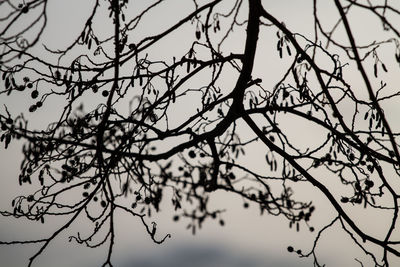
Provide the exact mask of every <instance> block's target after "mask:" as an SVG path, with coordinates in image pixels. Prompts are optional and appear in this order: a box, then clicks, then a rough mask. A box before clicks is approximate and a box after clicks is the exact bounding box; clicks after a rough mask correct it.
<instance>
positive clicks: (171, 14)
mask: <svg viewBox="0 0 400 267" xmlns="http://www.w3.org/2000/svg"><path fill="white" fill-rule="evenodd" d="M88 2H90V1H88ZM320 2H321V3H322V2H323V3H324V4H320V10H321V14H323V16H324V18H326V19H327V21H329V18H334V17H337V13H336V10H334V9H333V8H332V6H331V5H328V4H327V1H320ZM142 3H143V1H137V4H138V6H140V5H141V4H142ZM187 3H188V4H187V6H186V5H183V4H182V1H178V0H171V1H166V3H165V4H164V6H165V7H164V8H163V9H159V10H158V11H157V13H155V14H154V15H153V17H152V19H151V20H149V21H143V22H142V24H143V27H142V28H140V27H139V30H138V36H134V37H132V38H133V39H132V40H136V39H140V35H141V34H147V33H148V32H149V31H150V32H151V31H154V32H156V31H157V30H158V29H159V27H163V26H166V25H168V23H173V22H175V21H177V19H178V18H179V16H177V12H178V11H179V12H182V13H184V14H186V13H187V12H189V11H190V10H192V9H191V8H192V4H191V1H187ZM263 3H264V4H265V7H266V8H268V9H269V10H270V11H271V12H272V13H273V14H275V15H276V16H277V17H279V16H282V18H283V20H284V21H285V23H286V25H287V26H288V28H289V29H293V30H297V31H300V32H305V33H310V32H311V31H310V23H311V22H312V21H311V9H310V8H311V3H312V1H310V0H307V1H305V0H304V1H303V0H301V1H300V0H281V1H263ZM78 7H79V8H78ZM48 9H49V27H48V29H47V30H46V31H45V33H44V35H43V40H45V41H46V44H47V45H49V46H50V47H53V48H56V47H57V45H58V44H59V43H60V42H61V43H62V42H63V41H62V40H63V38H68V36H75V35H76V34H79V31H80V30H79V28H77V27H75V26H77V25H79V23H80V22H82V20H83V19H84V18H85V16H87V12H88V9H85V8H84V7H83V6H82V1H80V0H68V1H62V0H49V7H48ZM0 14H1V11H0ZM161 17H162V21H160V20H159V19H158V18H161ZM154 18H157V19H154ZM351 18H352V22H354V23H355V25H357V26H356V27H359V28H360V29H361V30H360V36H359V38H360V42H364V41H365V42H367V41H368V40H369V39H370V38H371V37H372V38H375V35H371V34H369V32H371V31H373V30H375V31H378V28H379V27H378V28H373V27H375V26H374V25H375V24H374V23H373V21H372V20H368V21H364V20H362V17H361V14H354V15H353V16H352V17H351ZM370 24H371V25H370ZM398 25H400V21H399V24H398ZM366 26H367V27H368V28H369V31H366V30H363V29H365V27H366ZM104 27H105V29H108V28H107V27H108V26H107V25H104ZM186 30H187V29H184V30H183V31H182V32H185V31H186ZM182 32H181V33H180V34H182ZM274 35H275V30H270V29H269V28H264V29H263V31H262V33H261V37H260V47H259V49H258V58H261V59H262V58H265V60H257V61H256V69H255V71H254V73H255V74H257V75H258V74H260V75H265V73H267V74H268V75H267V80H264V81H265V84H266V87H268V86H271V87H272V86H273V85H274V84H275V83H276V82H277V81H278V80H279V78H280V77H281V75H282V72H283V71H284V70H285V67H287V64H288V61H285V60H280V59H279V57H278V55H277V54H269V53H270V51H271V49H272V51H274V48H273V47H274V46H276V42H275V39H274V41H272V42H271V41H270V40H271V38H272V37H271V36H274ZM178 36H179V35H178ZM239 36H240V35H239ZM242 42H243V39H237V40H236V39H234V40H232V41H231V43H228V44H227V48H230V47H232V50H234V49H240V48H241V47H242ZM164 45H165V47H166V49H168V50H169V52H172V51H175V50H177V51H179V49H182V47H185V45H186V43H185V40H184V38H179V41H177V40H176V39H170V40H167V41H166V42H165V44H164ZM271 47H272V48H271ZM228 50H229V49H228ZM38 51H40V48H38ZM38 53H39V52H38ZM159 53H160V55H162V54H163V53H164V51H163V50H161V49H160V50H159ZM155 56H157V54H155ZM392 63H393V60H392ZM387 65H388V68H390V69H392V68H395V67H397V66H394V65H393V64H387ZM392 73H395V74H397V75H392V76H386V77H385V78H386V79H387V82H388V84H390V85H392V84H395V85H396V86H398V84H400V78H399V77H400V73H399V71H398V70H397V72H396V71H394V72H392ZM352 82H353V84H354V85H355V86H357V85H360V86H361V83H360V81H359V78H357V77H354V79H353V78H352ZM228 85H229V83H228V82H227V87H229V86H228ZM0 86H3V84H0ZM0 89H1V87H0ZM394 89H396V88H393V90H394ZM4 101H5V100H3V99H0V104H3V103H4ZM6 101H7V102H6V103H7V104H8V105H9V106H10V109H11V110H12V112H15V114H16V113H18V112H19V111H21V110H24V111H26V109H27V107H28V106H29V103H30V102H29V99H27V98H24V97H21V95H15V96H12V97H11V98H9V99H7V100H6ZM49 105H50V106H48V108H47V109H46V110H43V111H38V112H37V113H35V114H34V115H33V116H31V117H32V124H33V125H37V127H41V126H43V125H46V123H47V121H51V120H54V119H55V118H56V117H55V115H57V112H55V110H57V107H58V106H59V105H58V104H57V102H56V101H54V102H52V103H50V104H49ZM89 105H90V103H89ZM1 108H2V107H0V109H1ZM184 108H187V109H189V108H190V107H189V106H187V107H184ZM387 108H388V109H389V110H391V112H390V113H391V114H398V112H399V105H396V103H388V106H387ZM49 110H51V111H50V112H49ZM2 111H3V110H2ZM391 114H389V117H390V118H391ZM393 121H395V118H394V117H393ZM283 123H285V122H283ZM286 123H287V124H288V126H287V127H288V129H291V130H293V131H294V132H296V133H299V132H301V133H302V134H298V135H300V136H294V137H293V138H306V140H308V142H309V141H310V140H312V139H313V138H319V137H320V135H321V132H320V131H318V130H317V129H310V128H307V127H304V124H301V123H299V122H292V121H287V122H286ZM398 125H399V124H398V123H396V124H395V127H396V126H397V127H398ZM299 140H301V139H299ZM20 149H21V144H18V143H14V144H12V145H11V146H10V148H9V149H8V150H4V147H3V146H1V147H0V159H1V160H0V170H1V171H0V178H1V179H0V209H1V210H4V209H7V208H10V203H11V199H12V198H13V197H14V196H16V195H19V194H22V193H21V192H29V190H30V189H32V188H33V187H30V188H29V186H28V188H26V189H25V188H20V187H19V186H18V181H17V178H18V168H19V164H20V160H21V159H22V158H21V153H20ZM249 152H250V151H249ZM251 154H252V156H251V157H252V158H251V159H252V160H251V161H249V166H251V167H253V168H255V169H262V168H263V166H262V165H263V164H264V155H265V150H262V149H260V148H258V147H254V148H253V150H252V151H251ZM298 189H299V190H300V191H296V192H298V197H299V198H302V199H303V198H304V199H309V200H313V202H314V203H316V206H317V211H316V213H315V214H314V218H313V220H312V222H311V224H312V225H313V226H315V228H316V229H319V228H321V227H323V226H324V225H326V224H327V223H329V222H330V220H331V219H332V218H333V217H334V216H335V213H334V211H333V210H332V209H331V208H330V206H329V204H328V202H327V200H326V199H325V198H324V196H322V194H321V193H319V192H317V191H316V190H315V189H313V188H312V187H311V186H308V185H300V186H298ZM21 190H22V191H21ZM211 201H212V203H213V204H214V206H215V207H221V208H225V207H226V208H228V211H227V213H226V215H225V216H224V219H225V221H226V225H225V226H224V227H220V226H219V225H218V222H217V221H214V222H206V223H205V224H204V227H203V229H202V230H201V231H199V232H198V234H197V235H196V236H194V237H193V236H192V235H191V233H190V231H187V230H185V226H186V224H185V223H182V222H178V223H173V222H172V216H171V214H172V213H171V207H170V206H168V204H164V205H162V212H161V213H160V214H157V215H156V216H155V218H152V219H151V220H154V221H157V225H158V234H159V235H160V236H162V235H163V234H166V233H170V234H171V235H172V238H171V239H168V240H167V241H166V242H165V243H164V244H163V245H155V244H153V243H152V241H151V240H150V238H149V237H148V236H147V235H146V234H145V233H144V229H143V226H142V225H141V224H140V223H139V222H138V221H137V220H136V219H132V218H127V217H126V216H124V215H121V214H120V215H119V217H118V220H117V243H116V246H115V253H114V254H113V262H114V264H115V266H121V267H125V266H126V267H128V266H142V267H158V266H166V267H168V266H176V267H179V266H193V267H197V266H207V267H212V266H227V267H228V266H233V267H236V266H238V267H239V266H249V267H259V266H260V267H261V266H271V267H279V266H282V267H284V266H311V265H312V261H311V259H301V260H299V258H298V257H297V256H296V253H288V252H287V251H286V248H287V246H289V245H292V246H294V247H295V248H301V249H302V250H303V251H307V250H309V249H310V248H311V247H312V244H313V243H312V242H313V238H314V237H315V234H316V233H310V232H309V231H307V230H306V229H304V230H303V231H301V232H299V233H298V232H296V230H295V229H289V228H288V222H287V221H286V220H284V219H282V218H279V217H274V216H266V215H264V216H259V210H258V208H257V207H255V206H250V208H249V209H247V210H246V209H243V208H242V205H243V201H242V200H241V199H238V198H237V197H232V196H230V195H228V194H224V193H218V194H216V195H215V196H214V197H213V198H212V200H211ZM166 202H168V201H166ZM357 216H360V218H367V219H366V223H365V227H368V228H370V227H375V228H376V229H377V231H379V229H378V228H379V227H380V225H381V223H382V221H383V220H384V219H382V218H381V217H379V218H377V217H371V216H370V215H368V214H367V215H365V217H362V216H364V215H362V214H361V213H360V214H359V215H357ZM59 223H61V222H60V221H57V220H55V221H51V223H47V224H45V225H41V224H40V223H39V224H36V223H33V224H28V223H27V221H26V220H24V219H22V220H16V219H13V218H4V217H0V240H14V239H17V240H21V239H24V238H28V239H34V238H40V237H43V236H46V235H45V232H47V231H48V230H49V229H53V228H55V227H56V226H57V225H59ZM84 223H85V222H84V221H82V225H78V226H76V225H75V226H72V228H71V229H70V230H69V231H68V232H66V233H65V234H62V235H61V236H60V237H59V238H57V240H55V242H54V244H53V245H51V246H50V247H49V249H48V250H46V252H45V253H44V254H43V255H42V256H40V257H39V258H38V260H37V262H36V264H35V265H34V266H43V267H47V266H49V267H50V266H59V267H61V266H98V265H99V264H101V263H102V262H104V259H105V257H106V249H107V247H106V246H105V247H104V248H102V249H98V250H94V249H87V248H84V247H83V246H79V245H76V244H75V243H74V242H71V243H69V242H68V236H69V235H71V234H76V232H77V231H78V230H79V229H80V228H81V227H84V226H83V225H84ZM375 228H374V229H375ZM81 229H82V228H81ZM341 232H342V231H340V230H339V229H337V228H336V227H333V228H332V229H330V230H329V231H328V232H327V233H326V235H324V236H323V237H322V238H321V240H320V247H319V248H318V249H317V253H318V256H319V259H320V260H321V262H323V263H326V264H327V266H328V267H330V266H333V267H335V266H357V263H356V262H355V261H354V258H358V259H363V260H365V261H366V262H367V265H366V266H369V265H368V263H371V262H369V261H368V259H367V258H366V257H365V256H363V254H362V253H361V251H360V250H359V249H357V248H355V247H354V246H350V245H349V244H351V243H352V241H351V240H350V239H349V237H348V236H345V235H344V234H343V233H341ZM47 233H49V232H47ZM399 236H400V234H399ZM36 249H38V247H37V246H30V245H24V246H12V247H11V246H8V247H6V246H0V259H1V260H2V264H4V266H24V265H26V262H27V259H28V258H29V257H30V256H31V255H33V254H34V253H35V252H36ZM393 262H396V263H397V262H398V263H399V265H400V260H398V261H393Z"/></svg>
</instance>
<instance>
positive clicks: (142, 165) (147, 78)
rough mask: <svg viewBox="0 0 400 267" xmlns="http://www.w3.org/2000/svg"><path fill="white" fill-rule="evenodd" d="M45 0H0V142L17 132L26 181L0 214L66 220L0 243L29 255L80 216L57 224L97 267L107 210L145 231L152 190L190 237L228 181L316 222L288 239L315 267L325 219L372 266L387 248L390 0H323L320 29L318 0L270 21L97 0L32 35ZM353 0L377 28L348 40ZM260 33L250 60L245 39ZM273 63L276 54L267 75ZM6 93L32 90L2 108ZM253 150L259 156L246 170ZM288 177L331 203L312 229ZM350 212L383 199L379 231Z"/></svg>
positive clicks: (300, 219) (392, 194)
mask: <svg viewBox="0 0 400 267" xmlns="http://www.w3.org/2000/svg"><path fill="white" fill-rule="evenodd" d="M16 2H19V1H16ZM48 2H50V1H47V0H30V1H25V2H24V3H22V2H21V4H15V3H14V2H11V1H4V0H3V1H1V0H0V9H2V10H3V11H2V12H3V13H2V17H1V28H0V49H1V50H0V51H1V52H0V53H1V54H0V56H1V65H0V66H1V70H0V71H1V73H0V75H1V76H2V84H1V86H2V87H1V88H0V95H1V101H2V102H4V103H5V105H4V107H2V108H1V110H0V124H1V131H0V135H1V142H2V147H5V148H7V147H8V145H9V144H10V142H15V140H16V139H21V140H23V141H24V146H23V151H22V152H23V155H24V159H23V161H22V163H21V168H20V174H19V177H18V181H19V183H20V185H21V186H24V184H26V183H28V184H32V185H35V186H36V188H37V191H34V192H31V194H29V195H23V196H18V197H16V198H15V199H13V200H12V203H11V204H12V208H11V209H10V210H9V211H1V214H2V215H3V216H14V217H16V218H19V217H21V218H26V219H29V220H33V221H38V220H40V221H42V222H45V221H46V218H48V217H50V216H60V217H62V216H64V217H65V223H64V224H63V225H62V226H61V227H60V228H59V229H58V230H56V231H55V232H53V233H49V235H48V236H47V237H45V238H41V239H40V238H39V239H37V240H23V241H3V242H1V244H20V243H40V244H41V247H40V249H39V250H38V251H37V253H36V254H34V255H33V256H32V257H31V258H30V259H29V266H30V265H31V264H32V263H33V262H34V260H35V259H36V258H37V257H38V256H39V255H41V253H42V252H43V251H44V250H45V249H46V247H47V246H48V245H49V243H50V242H52V240H54V238H55V237H57V236H58V235H59V234H60V233H61V232H63V231H64V230H66V229H67V228H68V227H69V226H70V225H71V224H73V223H74V222H75V221H76V220H77V218H79V217H81V216H85V217H87V218H88V219H89V220H90V221H91V222H92V223H93V229H92V231H91V232H90V233H85V234H84V235H77V236H71V237H70V238H71V240H73V241H75V242H77V243H79V244H83V245H86V246H89V247H93V248H95V247H98V246H101V245H105V246H108V247H109V249H108V252H109V253H108V256H107V259H106V260H105V263H104V266H106V265H110V266H111V256H112V251H113V245H114V243H115V242H117V241H118V240H114V239H115V224H114V221H115V216H116V215H115V213H116V211H118V210H120V211H123V212H126V213H128V214H130V215H132V216H134V217H137V218H138V219H139V220H141V221H142V223H143V226H144V228H143V229H144V231H147V232H148V234H149V236H150V238H151V239H152V240H154V242H157V243H161V242H163V241H164V240H165V239H166V238H167V237H168V236H169V235H168V234H163V233H159V232H158V231H157V225H156V223H154V222H151V219H149V218H148V217H150V216H151V214H152V213H154V212H158V211H159V210H160V203H161V202H162V201H166V202H172V204H173V206H174V207H175V214H171V217H172V218H173V220H174V221H178V220H186V221H187V223H188V224H187V228H188V229H189V230H190V231H193V233H195V232H196V231H197V229H198V228H200V227H201V225H202V223H203V222H204V221H206V220H209V219H212V220H214V219H215V220H216V223H219V224H220V225H221V226H224V224H225V223H229V222H226V221H225V220H224V216H223V210H219V209H218V210H215V209H213V207H212V205H209V199H210V196H211V195H212V194H213V193H214V192H215V191H226V192H230V193H232V194H236V195H237V196H238V197H240V198H242V199H243V201H244V204H243V205H244V206H243V207H244V208H247V207H249V205H257V206H258V207H259V209H260V211H261V213H267V214H272V215H279V216H284V217H286V219H287V221H288V225H289V226H290V227H292V226H293V227H295V228H296V229H297V231H300V230H303V229H306V230H309V231H311V232H313V231H314V230H315V233H316V235H315V241H314V245H313V246H312V249H311V250H310V251H308V252H302V250H300V249H299V248H294V247H293V246H289V247H288V248H287V250H288V252H293V253H294V252H296V253H297V254H298V255H299V256H300V257H313V258H314V263H315V266H320V265H321V264H323V263H322V262H319V261H318V257H317V253H316V247H317V246H318V241H319V238H320V237H321V236H322V235H323V234H324V231H326V230H327V229H329V228H330V227H331V226H333V225H339V226H340V227H341V229H342V230H343V231H344V232H346V233H347V234H348V235H349V236H350V237H351V238H352V239H353V240H354V243H355V244H356V245H357V246H359V248H361V249H362V250H363V251H364V252H365V254H366V255H368V256H369V257H371V258H372V260H373V261H374V262H375V265H377V266H388V265H389V260H388V257H389V255H394V256H397V257H398V256H400V239H399V234H398V233H399V232H398V231H397V232H396V229H395V226H396V225H397V226H398V224H399V223H398V212H399V207H398V205H399V196H400V191H399V186H398V185H399V182H398V181H399V163H400V154H399V148H398V135H399V133H398V132H397V131H396V126H395V125H393V123H394V122H393V121H395V119H394V117H393V116H389V115H390V114H389V115H388V111H386V109H387V108H388V104H387V103H390V102H392V103H393V101H396V100H397V99H398V96H399V91H398V88H395V87H396V86H398V82H399V79H398V78H397V84H394V81H395V79H394V78H393V77H396V75H397V77H399V68H398V64H399V62H400V45H399V37H400V33H399V28H398V27H399V24H398V23H397V24H396V23H395V21H396V19H397V22H399V16H400V8H399V6H398V3H393V2H395V1H389V0H388V1H373V0H371V1H356V0H334V1H329V2H332V3H334V6H335V7H336V9H333V8H332V10H331V12H332V14H333V15H332V18H334V19H335V23H333V24H332V25H331V26H329V27H328V26H326V24H325V21H324V19H325V18H323V17H320V16H319V9H318V7H319V6H320V5H324V4H326V3H325V1H317V0H313V1H311V2H312V3H313V6H314V10H310V15H312V16H313V25H311V28H310V29H309V31H308V32H294V31H292V30H291V29H290V27H289V26H288V27H286V26H285V24H284V22H282V21H285V17H280V18H276V17H274V16H273V15H272V14H271V13H270V12H269V10H268V8H267V2H268V1H260V0H249V1H243V0H235V1H232V0H228V1H223V0H214V1H200V0H193V1H190V2H191V3H192V7H193V8H192V11H190V12H188V13H183V12H182V14H180V13H179V10H176V14H174V22H171V23H164V22H163V18H162V17H158V18H154V17H151V16H154V15H152V14H153V13H152V12H153V11H154V10H158V11H157V12H162V9H163V8H164V7H163V6H165V5H168V4H169V3H168V1H151V2H150V1H145V2H146V3H145V4H142V5H137V4H135V3H131V2H134V1H129V2H128V0H104V1H100V0H96V1H91V3H90V5H91V6H92V8H91V11H90V12H89V13H88V15H87V17H86V20H85V22H84V23H82V24H78V23H76V25H73V24H71V27H77V28H78V31H77V34H76V36H74V38H75V39H74V40H72V41H71V40H68V41H66V43H65V44H64V45H63V47H56V48H52V47H50V46H47V45H46V46H41V43H42V42H43V40H42V39H41V38H42V34H43V32H45V30H46V27H47V26H48V25H47V15H48V12H50V11H49V9H48V7H47V5H48ZM188 2H189V1H188ZM332 3H330V4H332ZM85 5H88V4H87V3H85ZM396 5H397V7H396ZM138 7H141V9H140V10H137V9H138ZM288 9H290V7H288ZM354 10H355V11H357V10H359V11H362V12H364V13H365V14H367V15H368V16H371V19H374V18H376V19H377V20H376V23H377V24H380V26H381V28H382V33H383V35H382V36H383V37H382V39H378V38H380V37H381V36H380V35H378V34H377V35H376V37H373V38H374V39H373V41H372V42H371V43H367V44H365V43H364V42H363V43H362V44H361V43H360V44H359V43H358V36H359V32H357V31H355V30H354V31H353V29H354V28H353V27H352V23H351V22H350V20H351V16H352V15H351V14H352V12H353V11H354ZM5 12H8V13H5ZM364 13H363V14H364ZM107 15H108V17H107ZM367 15H366V16H367ZM27 18H31V19H27ZM71 20H73V16H71ZM300 23H301V22H300ZM150 24H152V25H150ZM104 25H107V26H104ZM109 25H112V27H113V28H112V30H110V28H107V27H108V26H109ZM147 25H149V26H148V30H146V29H147ZM154 25H156V26H157V27H158V28H157V29H156V30H154V29H153V28H152V27H154ZM150 26H151V29H150ZM143 31H145V32H146V34H147V35H146V34H144V35H143ZM153 31H154V32H153ZM366 31H368V30H366ZM262 34H265V35H267V36H268V38H264V37H263V36H262ZM168 38H169V40H170V41H169V43H168V42H167V41H165V40H166V39H168ZM266 39H267V40H266ZM171 40H172V43H171ZM271 43H272V44H273V45H271ZM171 44H176V47H174V46H175V45H171ZM43 47H44V48H43ZM181 47H184V48H181ZM271 47H272V50H271V51H270V55H269V56H268V57H263V54H261V52H260V51H265V50H268V51H269V50H270V49H271ZM40 49H42V50H40ZM275 49H276V50H275ZM256 50H257V51H256ZM259 53H260V54H259ZM381 54H383V55H381ZM43 55H47V56H43ZM259 55H260V56H259ZM279 58H281V60H280V59H279ZM383 59H384V60H383ZM384 61H385V62H384ZM386 61H390V62H386ZM385 63H386V65H385ZM257 64H258V65H257ZM255 65H257V66H258V68H259V69H260V66H261V68H263V67H262V66H264V67H265V69H266V71H264V72H263V71H260V70H257V71H255ZM275 67H277V68H282V71H281V72H280V73H281V74H280V76H279V77H276V74H274V72H273V71H272V70H273V69H274V68H275ZM386 73H388V74H386ZM271 75H275V76H274V77H271ZM354 77H357V78H354ZM385 80H387V81H385ZM271 81H274V83H275V84H274V85H272V86H271V85H270V83H271ZM13 96H17V97H18V98H20V99H30V103H31V104H30V105H28V106H25V107H24V106H21V107H18V108H19V113H18V112H17V113H15V112H12V111H11V110H10V107H8V104H7V99H8V98H11V97H13ZM24 101H25V100H24ZM24 101H23V102H24ZM52 103H53V104H52ZM54 103H57V107H54V106H53V105H54ZM394 103H395V102H394ZM50 106H52V107H51V108H50ZM46 108H47V110H46ZM13 110H15V107H14V108H13ZM42 110H46V112H51V113H53V114H52V115H53V116H58V117H57V119H56V120H55V121H54V122H51V123H49V124H48V126H47V127H42V128H40V129H37V128H36V126H35V125H34V124H33V125H32V126H31V125H29V124H28V119H29V118H34V115H35V113H38V112H41V111H42ZM55 110H56V111H55ZM42 114H43V113H42ZM43 120H46V118H43ZM300 125H303V128H304V129H301V127H300ZM307 129H309V130H307ZM313 131H316V133H318V134H319V133H320V138H317V139H315V138H313V137H312V134H311V132H313ZM308 134H310V136H306V135H308ZM2 149H3V148H2ZM260 153H261V154H262V157H265V159H263V161H264V162H265V166H261V167H260V168H255V167H254V165H252V164H251V163H252V161H254V157H257V158H259V157H260ZM265 167H267V168H265ZM299 183H303V184H311V185H313V186H314V187H315V188H317V189H318V190H319V191H320V192H321V193H322V194H323V195H324V196H325V197H326V199H327V200H328V201H329V203H330V204H331V208H333V209H334V210H335V211H336V214H337V216H336V217H335V218H334V219H333V220H332V221H331V222H330V223H329V224H327V225H326V226H324V227H322V228H320V229H314V227H313V226H312V223H311V221H312V215H313V212H314V210H315V207H314V204H313V203H312V202H311V201H312V200H313V196H309V199H308V200H307V201H303V200H301V199H296V197H295V193H296V185H297V184H299ZM357 209H368V212H370V213H371V214H374V212H376V214H378V215H377V216H381V215H379V214H382V212H385V214H386V215H387V216H389V218H390V222H389V223H382V224H381V227H382V228H383V229H385V235H384V236H376V235H375V233H373V232H370V231H369V229H368V227H364V226H363V222H362V221H360V220H357V218H356V216H355V215H354V214H353V211H354V210H357ZM377 223H380V222H379V221H377ZM104 229H106V230H105V231H104ZM396 233H397V237H395V236H396ZM83 236H85V237H83ZM93 240H97V242H94V241H93Z"/></svg>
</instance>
